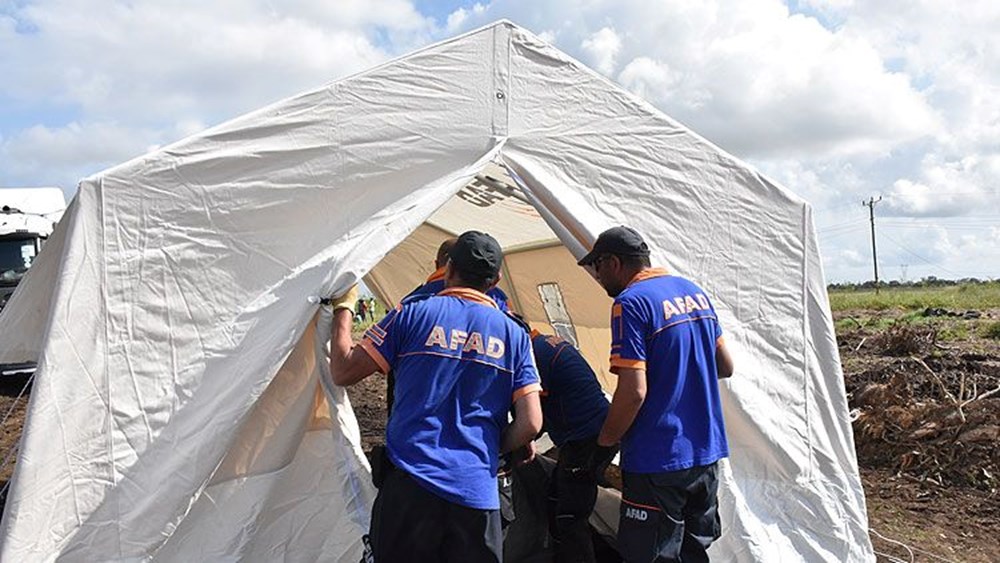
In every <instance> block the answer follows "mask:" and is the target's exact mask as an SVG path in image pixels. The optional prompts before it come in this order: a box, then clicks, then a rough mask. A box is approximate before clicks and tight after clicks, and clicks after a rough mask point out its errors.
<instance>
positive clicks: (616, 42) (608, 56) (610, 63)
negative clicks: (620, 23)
mask: <svg viewBox="0 0 1000 563" xmlns="http://www.w3.org/2000/svg"><path fill="white" fill-rule="evenodd" d="M621 48H622V40H621V38H619V37H618V34H617V33H615V30H614V29H612V28H610V27H602V28H601V29H599V30H598V31H596V32H594V33H592V34H591V35H590V36H588V37H587V38H586V39H584V40H583V42H582V43H581V44H580V49H581V50H583V52H584V53H586V54H587V55H588V57H587V59H588V60H589V62H590V64H591V65H593V67H594V68H595V69H597V70H598V72H602V73H604V74H611V73H612V72H614V71H615V59H616V58H617V57H618V52H619V51H621Z"/></svg>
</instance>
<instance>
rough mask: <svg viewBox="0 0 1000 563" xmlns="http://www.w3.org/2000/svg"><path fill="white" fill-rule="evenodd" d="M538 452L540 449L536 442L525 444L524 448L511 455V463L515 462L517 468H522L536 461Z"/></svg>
mask: <svg viewBox="0 0 1000 563" xmlns="http://www.w3.org/2000/svg"><path fill="white" fill-rule="evenodd" d="M537 451H538V449H537V447H536V446H535V441H534V440H532V441H530V442H528V443H527V444H525V445H524V446H521V447H520V448H518V449H516V450H514V451H513V452H511V455H510V457H511V461H512V462H514V466H515V467H520V466H522V465H525V464H527V463H531V462H532V461H534V460H535V454H536V453H537Z"/></svg>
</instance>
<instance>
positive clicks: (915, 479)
mask: <svg viewBox="0 0 1000 563" xmlns="http://www.w3.org/2000/svg"><path fill="white" fill-rule="evenodd" d="M892 315H893V313H892V312H870V311H848V312H843V313H837V315H836V317H835V318H836V320H837V321H838V341H839V345H840V353H841V359H842V361H843V365H844V373H845V387H846V390H847V394H848V399H849V402H850V406H851V408H852V409H853V412H854V414H855V415H856V417H857V419H856V420H855V422H854V435H855V441H856V446H857V451H858V459H859V464H860V466H861V478H862V482H863V484H864V488H865V493H866V496H867V503H868V515H869V525H870V527H871V529H872V530H873V533H872V542H873V544H874V546H875V550H876V552H878V553H879V554H880V555H879V561H968V562H995V561H1000V481H998V479H1000V450H998V448H997V447H996V446H997V443H998V441H1000V391H995V390H997V389H998V388H1000V341H997V340H993V339H988V338H984V337H981V336H979V335H978V333H977V332H976V331H975V330H966V329H964V328H963V326H964V325H963V323H965V324H970V323H975V322H983V321H982V320H980V321H970V320H965V319H954V318H945V319H942V320H940V321H934V322H933V323H927V324H905V323H899V324H894V325H893V324H890V325H889V326H888V327H887V325H886V323H885V322H875V321H878V320H879V319H882V320H883V321H884V319H885V318H886V317H887V316H892ZM983 315H984V318H985V319H992V320H1000V310H990V311H985V312H983ZM845 319H858V320H857V321H856V322H850V321H849V320H848V321H846V322H845ZM966 328H967V327H966ZM945 333H950V334H952V335H955V334H958V335H960V336H961V337H960V338H955V337H954V336H952V337H949V338H942V336H941V335H942V334H945ZM26 382H27V378H26V377H12V378H8V379H7V380H0V415H2V414H7V413H8V412H10V416H9V417H8V419H7V420H6V421H5V423H4V424H3V426H2V428H0V452H2V455H6V454H7V453H8V452H10V451H11V448H12V447H14V445H15V444H16V443H17V440H18V438H19V436H20V433H21V428H22V426H23V423H24V416H25V412H26V405H27V395H29V394H30V388H29V389H28V390H27V392H26V393H25V396H22V397H21V398H20V399H19V400H16V402H15V399H16V397H17V396H18V394H19V393H20V392H21V391H22V389H23V388H24V386H25V383H26ZM349 395H350V398H351V402H352V404H353V406H354V410H355V413H356V415H357V417H358V421H359V423H360V426H361V432H362V441H363V445H364V449H365V451H366V452H367V451H370V450H371V447H372V446H373V445H375V444H378V443H381V442H382V440H383V437H384V433H385V380H384V378H381V377H371V378H368V379H367V380H365V381H364V382H362V383H360V384H358V385H356V386H354V387H352V388H351V389H350V390H349ZM0 459H2V458H0ZM12 468H13V460H11V463H9V464H8V465H7V467H6V468H4V469H3V470H2V471H0V487H3V486H4V485H6V483H7V479H9V477H10V474H11V471H12ZM3 500H4V499H3V498H0V503H2V502H3Z"/></svg>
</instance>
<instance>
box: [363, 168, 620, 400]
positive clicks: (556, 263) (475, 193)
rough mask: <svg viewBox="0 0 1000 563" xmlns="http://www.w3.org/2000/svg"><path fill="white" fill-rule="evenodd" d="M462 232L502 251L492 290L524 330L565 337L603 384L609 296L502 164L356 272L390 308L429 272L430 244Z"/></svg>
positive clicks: (609, 378) (609, 382)
mask: <svg viewBox="0 0 1000 563" xmlns="http://www.w3.org/2000/svg"><path fill="white" fill-rule="evenodd" d="M468 230H478V231H483V232H486V233H489V234H490V235H492V236H493V237H494V238H496V239H497V241H498V242H499V243H500V246H501V247H502V248H503V251H504V262H503V269H502V271H501V276H502V277H501V280H500V283H499V287H500V289H502V290H503V291H504V293H506V294H507V296H508V297H509V298H510V302H509V305H510V308H511V309H512V310H513V311H515V312H517V313H519V314H520V315H522V316H523V317H524V318H525V320H526V321H528V323H529V324H530V325H531V327H532V328H534V329H536V330H538V331H539V332H542V333H545V334H555V335H558V336H560V337H562V338H563V339H565V340H567V341H569V342H572V343H573V344H574V345H576V347H577V348H579V349H580V351H581V352H582V353H583V355H584V357H585V358H587V361H588V362H589V363H590V365H591V367H593V368H594V371H595V373H597V375H598V377H599V378H600V380H601V384H602V385H603V386H604V388H605V389H613V388H614V375H612V374H611V373H610V372H609V371H608V366H607V358H608V350H609V346H610V343H611V334H610V329H609V318H610V317H609V316H610V314H611V313H610V311H611V299H610V298H609V297H608V296H607V295H606V294H605V292H604V290H603V289H601V287H600V285H598V284H597V282H596V281H594V279H593V278H592V277H591V276H590V274H588V273H587V272H586V271H585V270H584V269H583V268H581V267H580V266H577V264H576V258H574V256H573V254H572V253H571V252H570V251H569V249H568V248H567V247H566V246H565V245H564V244H563V242H562V241H561V240H560V239H559V237H558V236H557V235H556V233H555V232H554V231H553V230H552V229H551V228H550V227H549V225H548V224H547V223H546V221H545V219H544V218H543V216H542V215H541V214H540V213H539V211H538V210H537V209H536V208H535V206H534V205H532V203H531V202H530V201H529V199H528V197H527V196H526V195H525V194H524V192H523V190H522V188H521V187H520V185H519V182H518V181H517V180H516V179H515V177H514V175H513V174H512V173H510V172H509V171H508V169H507V168H506V167H505V166H502V165H500V164H497V163H495V162H490V163H488V164H487V165H486V167H485V168H484V169H483V170H482V171H480V172H479V173H478V174H476V175H475V177H474V178H473V179H472V180H471V181H470V182H468V183H467V184H466V185H465V186H464V187H462V188H461V189H460V190H459V191H458V192H457V193H456V194H455V195H454V196H452V197H451V198H450V199H449V200H447V201H446V202H445V203H444V204H443V205H442V206H441V207H440V208H438V209H437V211H435V212H434V213H433V214H432V215H431V216H430V217H428V218H427V219H426V220H425V221H424V222H423V223H422V224H420V225H419V226H418V227H417V228H416V230H414V231H413V232H412V233H410V234H409V236H407V237H406V238H405V239H403V241H402V242H400V243H399V244H398V245H397V246H396V247H395V248H394V249H393V250H391V251H390V252H389V253H388V254H387V255H386V256H385V257H384V258H382V260H381V261H380V262H378V264H376V265H375V267H374V268H372V270H371V271H370V272H368V274H367V275H366V276H365V277H364V282H365V285H367V286H368V287H369V288H370V289H371V290H372V291H373V292H374V293H375V295H376V296H377V297H378V298H379V299H380V300H381V301H382V302H383V303H385V304H386V305H387V306H390V307H391V306H394V305H395V304H397V303H399V301H400V299H402V298H403V297H405V296H406V295H407V294H408V293H409V292H410V291H412V290H413V289H414V288H416V287H417V286H419V285H421V284H423V283H424V281H425V280H426V279H427V277H428V276H429V275H431V274H432V273H433V272H434V256H435V254H436V252H437V249H438V246H439V245H440V244H441V242H442V241H444V240H445V239H447V238H449V237H456V236H458V235H460V234H461V233H463V232H465V231H468Z"/></svg>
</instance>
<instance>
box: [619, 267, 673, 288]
mask: <svg viewBox="0 0 1000 563" xmlns="http://www.w3.org/2000/svg"><path fill="white" fill-rule="evenodd" d="M669 275H670V273H669V272H667V269H666V268H644V269H643V270H642V271H641V272H639V273H638V274H636V275H635V276H634V277H633V278H632V279H631V280H630V281H629V282H628V285H627V286H625V287H629V286H630V285H632V284H634V283H639V282H641V281H645V280H648V279H652V278H659V277H663V276H669Z"/></svg>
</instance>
